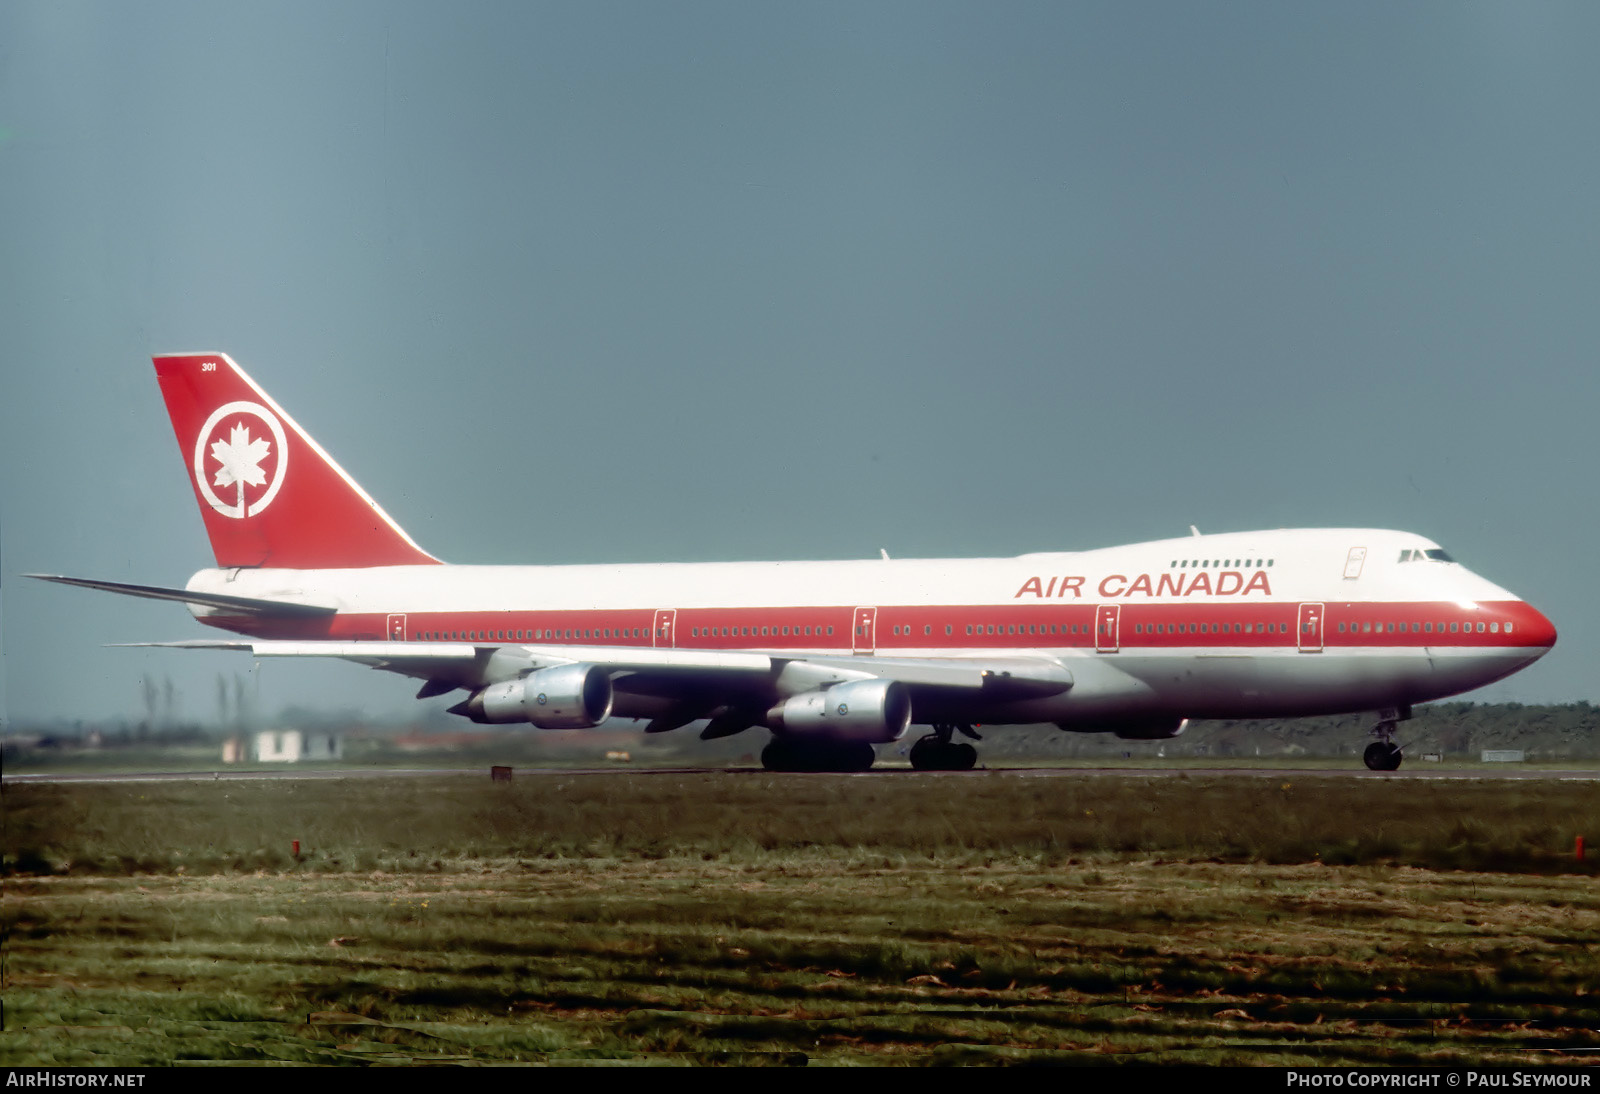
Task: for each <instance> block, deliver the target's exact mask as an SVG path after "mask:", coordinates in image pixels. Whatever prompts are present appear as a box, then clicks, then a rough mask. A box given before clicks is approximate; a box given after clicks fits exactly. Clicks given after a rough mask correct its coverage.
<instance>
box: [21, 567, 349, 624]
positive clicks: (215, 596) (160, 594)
mask: <svg viewBox="0 0 1600 1094" xmlns="http://www.w3.org/2000/svg"><path fill="white" fill-rule="evenodd" d="M23 576H25V577H36V578H38V579H39V580H40V581H54V582H56V583H57V584H59V585H78V586H81V587H82V588H85V589H99V590H101V591H103V592H108V593H121V594H122V595H123V596H142V597H144V598H145V599H147V600H175V601H177V602H178V603H180V604H198V605H200V606H201V607H204V608H216V609H219V610H221V611H229V612H244V613H246V614H249V615H272V616H277V617H278V618H280V619H320V618H323V617H325V616H330V615H333V614H334V613H335V612H337V611H338V609H337V608H329V607H324V606H322V605H320V604H295V603H291V602H289V601H284V600H258V599H256V598H255V597H250V596H228V595H227V594H226V593H197V592H190V591H189V590H188V589H165V588H162V587H161V586H159V585H129V584H126V583H124V582H121V581H95V580H93V579H91V578H87V577H62V576H61V575H59V574H25V575H23Z"/></svg>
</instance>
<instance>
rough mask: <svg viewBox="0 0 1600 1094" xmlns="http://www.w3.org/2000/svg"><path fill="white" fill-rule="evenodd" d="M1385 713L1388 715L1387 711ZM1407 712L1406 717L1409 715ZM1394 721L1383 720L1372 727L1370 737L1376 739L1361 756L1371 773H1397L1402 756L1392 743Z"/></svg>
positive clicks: (1396, 746)
mask: <svg viewBox="0 0 1600 1094" xmlns="http://www.w3.org/2000/svg"><path fill="white" fill-rule="evenodd" d="M1385 713H1388V712H1387V711H1386V712H1385ZM1409 713H1410V712H1409V711H1408V712H1407V715H1409ZM1394 731H1395V720H1394V719H1393V718H1385V719H1384V720H1383V721H1381V722H1379V723H1378V724H1377V725H1375V726H1373V727H1372V735H1373V736H1374V737H1376V738H1377V740H1375V741H1373V742H1372V743H1371V744H1370V745H1368V746H1367V750H1366V751H1365V752H1363V753H1362V754H1361V759H1362V762H1364V763H1365V764H1366V765H1367V768H1368V770H1371V771H1398V770H1400V761H1401V759H1403V756H1402V754H1401V751H1400V746H1399V745H1397V744H1395V743H1394Z"/></svg>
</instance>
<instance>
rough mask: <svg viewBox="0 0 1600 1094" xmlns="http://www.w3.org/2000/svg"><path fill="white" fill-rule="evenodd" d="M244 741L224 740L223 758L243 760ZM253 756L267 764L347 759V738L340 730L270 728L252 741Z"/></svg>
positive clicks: (236, 739) (234, 762) (251, 756)
mask: <svg viewBox="0 0 1600 1094" xmlns="http://www.w3.org/2000/svg"><path fill="white" fill-rule="evenodd" d="M244 751H245V749H244V742H243V741H241V740H240V739H239V738H237V737H230V738H229V739H228V740H226V741H224V742H223V743H222V762H223V763H225V764H236V763H243V762H244V760H245V758H246V757H245V756H244ZM249 759H252V760H254V761H255V762H257V763H264V764H274V763H276V764H292V763H299V762H300V761H301V760H342V759H344V738H342V737H340V736H339V735H338V734H337V733H306V732H302V731H301V730H298V729H269V730H265V731H263V732H261V733H257V734H256V735H255V736H254V738H253V739H252V740H251V742H250V755H249Z"/></svg>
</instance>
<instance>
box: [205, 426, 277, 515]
mask: <svg viewBox="0 0 1600 1094" xmlns="http://www.w3.org/2000/svg"><path fill="white" fill-rule="evenodd" d="M270 451H272V446H271V445H270V444H268V443H267V442H266V441H262V440H255V441H252V440H251V439H250V430H249V428H248V427H247V426H245V425H244V424H243V423H240V424H239V425H236V426H234V427H233V436H232V437H231V438H230V439H229V440H227V441H213V442H212V443H211V458H212V459H214V460H216V461H217V462H218V463H220V464H222V466H221V467H219V468H217V477H216V478H215V479H213V480H212V483H213V485H215V486H233V485H234V484H236V483H237V484H238V487H239V512H240V513H241V514H243V513H244V512H245V497H244V488H245V486H246V485H249V486H265V485H266V484H267V473H266V472H265V471H263V470H261V461H262V460H264V459H266V458H267V453H268V452H270Z"/></svg>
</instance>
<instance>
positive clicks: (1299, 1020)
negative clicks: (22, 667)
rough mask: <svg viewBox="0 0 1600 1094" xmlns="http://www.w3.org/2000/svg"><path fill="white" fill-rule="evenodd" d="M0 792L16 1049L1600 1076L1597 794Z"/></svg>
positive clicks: (873, 789) (368, 1059)
mask: <svg viewBox="0 0 1600 1094" xmlns="http://www.w3.org/2000/svg"><path fill="white" fill-rule="evenodd" d="M4 795H5V803H4V804H5V811H6V826H5V842H4V855H5V864H6V869H7V872H8V874H9V876H8V877H7V879H6V884H5V893H4V929H5V963H4V995H5V1023H4V1033H3V1039H0V1059H3V1061H4V1062H5V1063H7V1064H46V1063H59V1064H96V1063H99V1064H129V1065H133V1064H165V1063H178V1062H183V1061H196V1062H208V1061H234V1062H274V1061H282V1062H304V1063H347V1062H348V1063H384V1062H405V1061H445V1062H481V1063H503V1062H513V1061H534V1062H546V1061H555V1062H561V1061H570V1062H580V1061H585V1060H640V1061H646V1062H690V1063H707V1062H733V1063H761V1062H771V1063H799V1062H815V1063H853V1062H872V1063H885V1062H905V1063H1010V1062H1040V1061H1043V1062H1073V1063H1077V1062H1090V1063H1095V1062H1116V1063H1120V1062H1155V1063H1294V1064H1377V1063H1384V1064H1394V1063H1401V1064H1418V1063H1421V1064H1441V1065H1451V1064H1468V1063H1474V1064H1486V1063H1549V1062H1552V1061H1555V1060H1566V1061H1574V1062H1577V1061H1582V1062H1586V1063H1591V1064H1592V1063H1597V1062H1600V1034H1597V1033H1596V1032H1595V1030H1596V1028H1597V1027H1600V1002H1597V999H1596V995H1597V992H1600V946H1597V945H1596V943H1597V942H1600V888H1597V886H1600V880H1597V877H1596V870H1595V869H1594V866H1593V863H1592V862H1589V863H1583V864H1579V863H1578V862H1576V861H1575V860H1574V858H1573V855H1572V842H1573V838H1574V836H1575V835H1578V834H1585V833H1587V834H1588V835H1589V838H1590V841H1591V842H1594V841H1595V840H1600V802H1597V800H1596V792H1595V790H1594V786H1593V784H1592V783H1560V782H1540V783H1530V782H1490V781H1484V782H1478V781H1453V782H1451V783H1448V784H1423V783H1410V784H1401V783H1395V782H1387V781H1377V780H1364V779H1348V778H1334V777H1323V776H1317V775H1307V776H1305V777H1296V778H1295V779H1294V780H1292V781H1286V782H1279V781H1277V780H1264V779H1259V778H1253V779H1225V778H1221V777H1215V776H1202V775H1191V776H1181V777H1167V778H1161V779H1136V778H1123V777H1119V776H1094V777H1084V778H1073V779H1062V778H1049V779H1042V778H1029V777H1027V776H1024V775H989V776H977V777H964V778H939V777H918V776H901V777H892V778H881V777H864V778H863V777H849V776H825V775H819V776H773V775H766V774H761V773H739V774H728V773H722V774H703V775H654V776H643V775H627V774H606V775H572V776H551V777H544V778H537V779H521V780H519V781H517V782H515V783H513V784H511V785H509V786H508V785H503V784H502V785H491V784H490V783H489V782H488V780H487V779H482V780H479V779H470V780H469V779H465V778H462V779H454V778H440V779H392V780H350V781H337V782H332V781H330V782H275V783H269V782H259V783H255V782H253V783H238V782H193V783H178V784H172V783H164V784H133V785H111V786H104V785H103V786H50V785H34V786H15V785H8V786H7V787H6V788H5V791H4ZM295 839H298V840H299V841H300V842H301V855H300V856H299V857H298V858H296V857H294V856H292V855H291V853H290V841H291V840H295Z"/></svg>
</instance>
